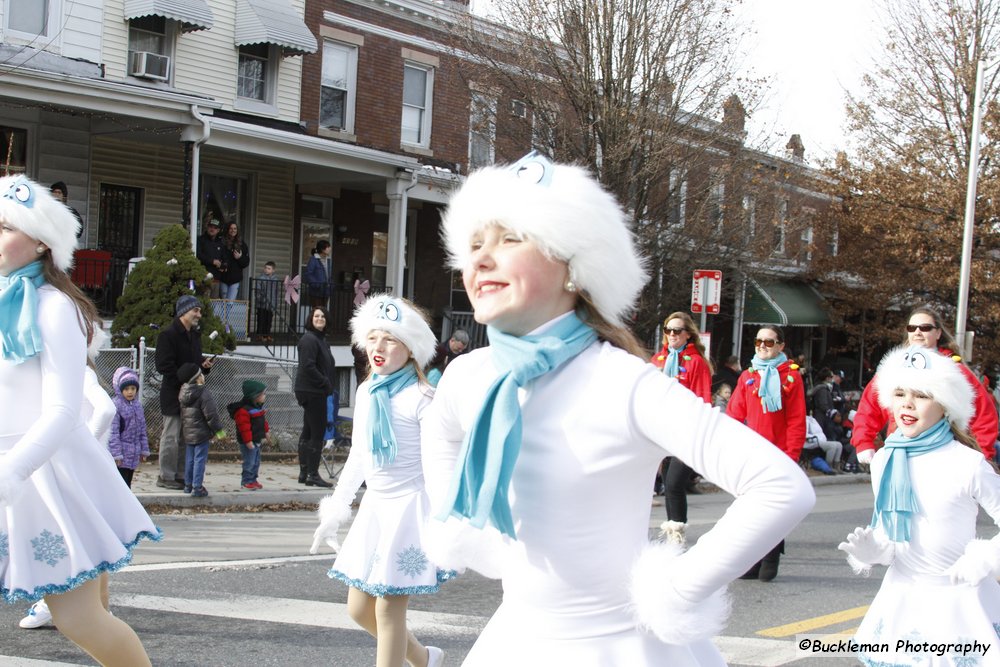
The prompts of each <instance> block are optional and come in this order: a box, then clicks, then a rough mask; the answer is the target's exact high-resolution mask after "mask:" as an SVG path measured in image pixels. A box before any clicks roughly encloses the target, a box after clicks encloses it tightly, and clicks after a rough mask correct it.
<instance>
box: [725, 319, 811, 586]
mask: <svg viewBox="0 0 1000 667" xmlns="http://www.w3.org/2000/svg"><path fill="white" fill-rule="evenodd" d="M754 349H756V350H757V353H756V354H755V355H754V358H753V360H752V362H751V365H750V368H748V369H747V370H745V371H743V374H742V375H740V379H739V380H738V381H737V382H736V389H735V390H733V395H732V398H730V399H729V406H728V407H727V408H726V412H727V414H729V416H730V417H733V418H734V419H736V420H738V421H741V422H745V423H746V425H747V426H749V427H750V428H752V429H753V430H754V431H756V432H757V433H759V434H761V435H762V436H764V437H765V438H766V439H767V440H769V441H770V442H771V443H772V444H773V445H774V446H775V447H777V448H778V449H780V450H781V451H783V452H785V454H787V455H788V456H789V458H791V459H792V460H793V461H795V462H796V463H798V461H799V454H800V453H801V451H802V445H803V444H804V443H805V441H806V397H805V391H804V390H803V387H802V377H801V376H800V375H799V373H798V365H797V364H793V363H792V362H791V361H789V360H788V358H787V357H786V356H785V353H784V350H785V337H784V334H783V333H782V331H781V328H780V327H777V326H770V325H768V326H763V327H761V328H760V330H758V331H757V338H756V339H755V340H754ZM784 547H785V541H784V540H782V541H781V542H779V543H778V544H777V545H776V546H775V547H774V548H773V549H771V551H770V553H768V554H767V555H766V556H764V558H763V559H762V560H761V561H759V562H758V563H757V564H756V565H754V566H753V567H752V568H750V569H749V570H748V571H747V572H746V573H745V574H744V575H743V576H742V577H741V578H742V579H760V580H761V581H771V580H772V579H774V577H775V576H777V574H778V563H779V562H780V559H781V554H782V553H784Z"/></svg>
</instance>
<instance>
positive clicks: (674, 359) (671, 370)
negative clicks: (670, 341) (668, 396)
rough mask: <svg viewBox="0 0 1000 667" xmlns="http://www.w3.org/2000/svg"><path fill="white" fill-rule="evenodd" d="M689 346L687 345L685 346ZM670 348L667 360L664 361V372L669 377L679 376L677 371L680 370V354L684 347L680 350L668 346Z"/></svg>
mask: <svg viewBox="0 0 1000 667" xmlns="http://www.w3.org/2000/svg"><path fill="white" fill-rule="evenodd" d="M685 347H687V346H685ZM668 349H669V350H670V352H669V354H667V360H666V361H665V362H664V363H663V374H664V375H666V376H667V377H668V378H675V377H677V373H679V372H680V365H681V364H680V356H681V350H683V349H684V348H683V347H682V348H681V349H680V350H675V349H674V348H672V347H671V348H668Z"/></svg>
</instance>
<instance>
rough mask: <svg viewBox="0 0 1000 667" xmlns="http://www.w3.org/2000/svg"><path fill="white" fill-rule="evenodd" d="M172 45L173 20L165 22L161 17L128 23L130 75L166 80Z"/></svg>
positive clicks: (151, 17)
mask: <svg viewBox="0 0 1000 667" xmlns="http://www.w3.org/2000/svg"><path fill="white" fill-rule="evenodd" d="M173 42H174V22H173V21H168V20H167V19H165V18H163V17H162V16H143V17H142V18H138V19H132V20H131V21H129V22H128V73H129V75H130V76H135V77H140V78H149V79H153V80H159V81H165V80H167V79H168V78H169V76H170V56H171V54H172V53H173ZM144 54H152V55H151V56H150V55H144Z"/></svg>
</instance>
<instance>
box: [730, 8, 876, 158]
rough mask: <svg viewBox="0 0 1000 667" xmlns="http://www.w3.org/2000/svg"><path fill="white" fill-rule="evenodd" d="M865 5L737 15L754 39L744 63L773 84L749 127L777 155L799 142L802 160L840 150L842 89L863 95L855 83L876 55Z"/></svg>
mask: <svg viewBox="0 0 1000 667" xmlns="http://www.w3.org/2000/svg"><path fill="white" fill-rule="evenodd" d="M872 4H873V3H872V2H871V0H744V1H743V5H742V7H741V9H740V15H741V16H742V18H743V19H744V20H745V21H746V23H747V24H748V25H749V26H751V28H752V30H753V32H754V34H753V35H752V36H751V37H750V38H749V39H748V42H747V44H746V51H747V62H748V64H749V66H750V67H751V68H752V71H753V72H754V73H755V74H756V75H758V76H766V77H768V78H769V79H770V80H771V89H770V94H769V95H768V96H767V97H766V98H765V101H764V104H763V105H762V107H760V108H758V109H757V110H756V112H755V114H754V115H753V117H752V118H751V119H750V121H749V123H748V131H749V133H750V136H751V138H753V137H755V136H759V137H761V138H762V139H763V140H764V141H765V142H766V143H765V146H766V147H768V148H770V149H771V150H772V151H782V150H783V149H784V146H785V144H786V143H787V141H788V138H789V137H790V136H791V135H792V134H799V135H801V137H802V142H803V144H804V145H805V149H806V159H807V161H809V162H810V163H813V164H815V163H816V161H817V159H819V158H824V157H833V156H834V155H835V154H836V151H837V150H838V149H839V148H843V147H844V146H845V145H846V141H847V139H846V136H845V115H844V102H845V101H846V97H845V93H844V89H845V88H846V89H847V90H850V91H852V92H854V93H855V94H857V93H859V92H860V91H861V85H860V84H861V76H862V74H863V73H864V72H865V71H868V70H870V69H871V63H872V61H873V59H874V57H875V56H876V55H877V54H878V50H879V44H878V38H879V30H878V24H877V16H876V14H875V12H874V10H873V8H872Z"/></svg>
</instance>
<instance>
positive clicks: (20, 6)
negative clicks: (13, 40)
mask: <svg viewBox="0 0 1000 667" xmlns="http://www.w3.org/2000/svg"><path fill="white" fill-rule="evenodd" d="M57 5H58V0H9V4H8V5H7V7H8V11H7V30H10V31H12V32H15V33H22V34H23V35H25V36H31V37H36V36H40V37H49V36H50V35H52V34H54V33H55V32H56V31H57V30H58V14H57V13H56V12H57V9H58V8H57Z"/></svg>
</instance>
